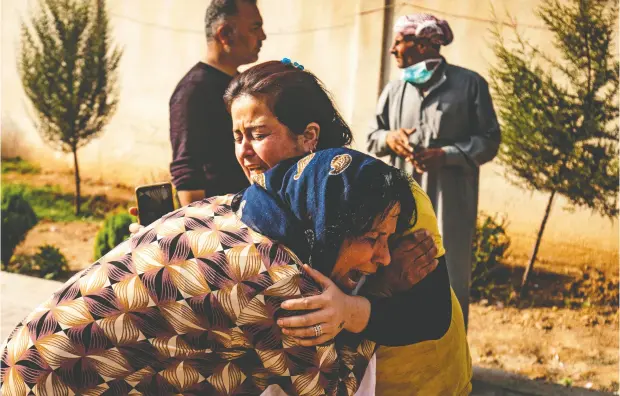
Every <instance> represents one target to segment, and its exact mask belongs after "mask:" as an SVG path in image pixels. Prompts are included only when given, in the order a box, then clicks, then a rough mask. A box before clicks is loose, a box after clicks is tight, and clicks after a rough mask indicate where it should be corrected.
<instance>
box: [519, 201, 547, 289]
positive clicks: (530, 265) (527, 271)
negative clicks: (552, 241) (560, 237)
mask: <svg viewBox="0 0 620 396" xmlns="http://www.w3.org/2000/svg"><path fill="white" fill-rule="evenodd" d="M554 197H555V190H554V191H551V196H550V197H549V202H547V208H546V209H545V216H544V217H543V220H542V223H541V224H540V229H539V230H538V236H537V237H536V243H534V250H533V251H532V256H531V257H530V261H529V263H527V267H525V272H524V273H523V279H522V281H521V292H522V293H524V291H525V286H526V284H527V278H528V277H529V275H530V272H532V268H534V262H535V261H536V255H538V248H539V247H540V242H541V241H542V236H543V232H545V226H546V225H547V220H549V213H551V205H552V204H553V198H554Z"/></svg>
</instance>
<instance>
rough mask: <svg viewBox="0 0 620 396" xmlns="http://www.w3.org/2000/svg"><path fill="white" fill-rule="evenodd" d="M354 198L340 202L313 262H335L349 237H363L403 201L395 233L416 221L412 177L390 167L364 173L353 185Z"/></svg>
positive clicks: (411, 225)
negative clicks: (377, 221) (343, 203)
mask: <svg viewBox="0 0 620 396" xmlns="http://www.w3.org/2000/svg"><path fill="white" fill-rule="evenodd" d="M350 188H351V189H350V191H349V193H348V194H349V196H350V197H351V200H350V201H349V202H347V204H346V205H340V206H339V208H338V211H337V213H331V215H330V216H329V218H328V219H326V221H327V227H326V230H325V231H326V232H325V234H326V235H325V241H324V245H323V246H322V247H321V248H319V249H318V250H315V251H314V252H313V261H314V262H317V260H319V261H321V260H324V262H326V263H335V261H336V260H337V258H338V253H339V251H340V247H341V246H342V244H343V242H344V240H345V239H346V238H347V237H354V238H355V237H360V236H363V235H364V234H366V233H367V232H369V231H370V230H371V229H372V226H373V225H374V223H375V221H376V220H379V221H383V220H384V219H385V218H386V216H387V215H388V213H389V212H390V210H392V208H393V207H394V206H395V205H396V204H400V214H399V215H398V220H397V224H396V234H401V233H403V232H405V231H406V230H408V229H409V228H411V227H413V226H414V225H415V223H416V222H417V208H416V204H415V199H414V197H413V193H412V192H411V184H410V180H409V177H408V176H407V175H406V174H405V173H404V172H402V171H400V170H398V169H396V168H392V167H389V166H387V165H386V166H385V167H371V168H369V169H368V170H366V171H364V172H363V173H361V174H360V175H359V177H358V179H357V180H356V181H355V183H352V184H351V186H350Z"/></svg>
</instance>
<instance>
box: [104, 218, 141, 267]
mask: <svg viewBox="0 0 620 396" xmlns="http://www.w3.org/2000/svg"><path fill="white" fill-rule="evenodd" d="M134 221H135V220H134V218H133V216H131V215H130V214H128V213H125V212H119V213H116V214H112V215H110V216H108V217H107V218H106V219H105V221H104V222H103V226H102V227H101V229H100V230H99V232H98V233H97V237H96V238H95V258H94V260H98V259H99V258H101V256H103V255H105V254H106V253H108V252H109V251H110V250H112V249H113V248H114V247H116V245H118V244H119V243H121V242H123V241H124V240H126V239H127V238H129V225H130V224H131V223H133V222H134Z"/></svg>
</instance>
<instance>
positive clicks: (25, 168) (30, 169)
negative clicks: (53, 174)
mask: <svg viewBox="0 0 620 396" xmlns="http://www.w3.org/2000/svg"><path fill="white" fill-rule="evenodd" d="M10 172H14V173H20V174H22V175H24V174H29V173H30V174H37V173H41V167H40V166H39V165H36V164H33V163H31V162H28V161H26V160H23V159H21V158H20V157H15V158H2V173H3V174H4V173H10Z"/></svg>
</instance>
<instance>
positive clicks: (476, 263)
mask: <svg viewBox="0 0 620 396" xmlns="http://www.w3.org/2000/svg"><path fill="white" fill-rule="evenodd" d="M507 224H508V223H507V221H506V219H501V220H498V219H497V216H489V215H486V214H484V213H481V215H480V216H478V222H477V224H476V234H475V236H474V241H473V247H472V255H473V261H472V275H471V289H472V291H474V292H479V293H478V294H485V293H484V292H483V290H484V289H486V288H490V287H492V286H493V285H492V283H493V280H492V276H491V275H492V274H493V272H494V271H495V270H497V269H498V268H499V266H500V265H501V264H502V263H503V262H504V261H505V259H506V258H507V256H508V248H509V247H510V237H508V235H507V234H506V226H507Z"/></svg>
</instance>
